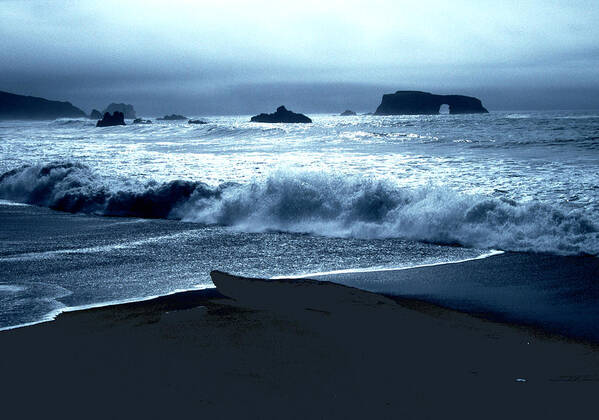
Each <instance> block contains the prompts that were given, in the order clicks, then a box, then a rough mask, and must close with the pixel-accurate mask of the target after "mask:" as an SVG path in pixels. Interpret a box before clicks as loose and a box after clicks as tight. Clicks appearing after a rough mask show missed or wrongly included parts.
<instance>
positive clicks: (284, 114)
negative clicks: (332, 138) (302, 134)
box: [250, 106, 312, 123]
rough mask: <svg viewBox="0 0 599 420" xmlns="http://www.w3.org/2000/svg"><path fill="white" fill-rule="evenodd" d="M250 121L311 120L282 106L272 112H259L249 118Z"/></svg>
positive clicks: (308, 121)
mask: <svg viewBox="0 0 599 420" xmlns="http://www.w3.org/2000/svg"><path fill="white" fill-rule="evenodd" d="M250 121H251V122H264V123H311V122H312V120H311V119H310V118H308V117H306V116H305V115H304V114H297V113H295V112H292V111H288V110H287V109H286V108H285V107H284V106H280V107H278V108H277V112H275V113H273V114H260V115H255V116H253V117H252V118H251V120H250Z"/></svg>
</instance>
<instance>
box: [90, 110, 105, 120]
mask: <svg viewBox="0 0 599 420" xmlns="http://www.w3.org/2000/svg"><path fill="white" fill-rule="evenodd" d="M89 118H90V119H91V120H101V119H102V113H101V112H100V111H98V110H97V109H92V112H91V113H90V114H89Z"/></svg>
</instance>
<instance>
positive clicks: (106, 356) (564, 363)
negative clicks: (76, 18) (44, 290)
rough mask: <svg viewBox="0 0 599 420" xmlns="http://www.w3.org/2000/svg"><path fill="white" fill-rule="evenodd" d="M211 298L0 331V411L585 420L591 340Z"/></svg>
mask: <svg viewBox="0 0 599 420" xmlns="http://www.w3.org/2000/svg"><path fill="white" fill-rule="evenodd" d="M213 281H214V283H215V284H216V285H217V286H218V287H219V290H221V292H222V293H223V294H224V295H227V296H230V297H232V298H234V299H232V298H227V297H224V296H223V295H221V294H220V293H218V292H216V291H215V290H207V291H193V292H185V293H179V294H175V295H171V296H165V297H161V298H158V299H154V300H151V301H146V302H139V303H132V304H124V305H115V306H110V307H104V308H98V309H92V310H86V311H79V312H70V313H64V314H62V315H60V316H59V317H58V319H57V320H56V321H55V322H49V323H45V324H39V325H35V326H32V327H26V328H20V329H16V330H11V331H5V332H2V333H0V349H1V350H0V351H1V356H2V357H1V358H0V363H1V366H0V369H1V372H2V381H1V384H2V385H1V389H0V398H1V399H2V401H1V410H2V411H1V412H2V413H3V416H2V417H3V418H7V419H8V418H34V417H37V418H40V417H42V416H44V417H46V418H79V419H87V418H179V417H180V418H190V417H194V418H281V419H283V418H284V419H289V418H297V419H302V418H323V419H329V418H506V417H509V418H595V416H596V410H595V407H596V398H597V395H599V351H598V349H597V348H596V347H593V346H590V345H587V344H583V343H576V342H573V341H568V340H564V339H560V338H556V337H547V336H542V335H540V333H537V332H535V331H533V330H530V329H524V328H517V327H513V326H508V325H502V324H497V323H493V322H489V321H484V320H480V319H477V318H474V317H472V316H469V315H465V314H461V313H458V312H454V311H449V310H445V309H441V308H438V307H436V306H432V305H428V304H423V303H420V302H415V301H399V302H396V301H393V300H391V299H389V298H387V297H384V296H381V295H376V294H372V293H368V292H363V291H360V290H357V289H353V288H349V287H345V286H340V285H336V284H333V283H320V282H315V281H309V280H307V281H304V280H280V281H279V280H277V281H269V282H265V281H261V280H251V279H242V278H231V277H227V276H225V275H223V274H222V273H218V272H214V273H213Z"/></svg>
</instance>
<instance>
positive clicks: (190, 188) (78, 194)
mask: <svg viewBox="0 0 599 420" xmlns="http://www.w3.org/2000/svg"><path fill="white" fill-rule="evenodd" d="M0 198H4V199H8V200H12V201H17V202H23V203H28V204H34V205H39V206H46V207H50V208H52V209H55V210H62V211H68V212H74V213H75V212H83V213H91V214H98V215H105V216H130V217H143V218H171V219H180V220H184V221H191V222H197V223H203V224H218V225H224V226H231V227H234V228H236V229H239V230H243V231H251V232H258V231H271V230H274V231H285V232H297V233H308V234H317V235H326V236H337V237H354V238H364V239H383V238H405V239H411V240H417V241H425V242H432V243H439V244H452V245H462V246H466V247H477V248H498V249H502V250H509V251H529V252H543V253H555V254H561V255H576V254H591V255H598V254H599V224H598V223H597V221H596V220H593V219H591V218H590V217H589V215H585V214H584V213H583V212H582V211H580V210H570V209H567V208H565V207H562V206H558V205H549V204H544V203H539V202H527V203H518V202H515V201H512V200H507V199H501V198H495V197H488V196H483V195H475V194H464V193H460V192H457V191H455V190H452V189H448V188H443V187H433V186H428V187H420V188H406V187H400V186H398V185H397V184H395V183H393V182H391V181H388V180H377V179H365V178H359V177H347V176H343V177H342V176H337V175H332V174H327V173H314V172H291V173H290V172H275V173H273V174H271V175H270V176H269V177H268V178H266V179H264V180H256V181H253V182H250V183H247V184H235V183H224V184H221V185H219V186H210V185H208V184H205V183H203V182H192V181H182V180H177V181H171V182H168V183H156V182H148V183H146V184H140V185H139V186H137V187H125V186H122V185H121V186H120V187H115V186H109V185H108V184H107V183H106V182H104V180H103V179H102V178H101V177H99V176H97V175H96V174H95V173H94V171H92V170H91V169H90V168H88V167H87V166H85V165H82V164H78V163H57V164H50V165H43V166H42V165H38V166H24V167H20V168H17V169H14V170H11V171H8V172H6V173H4V174H2V175H0Z"/></svg>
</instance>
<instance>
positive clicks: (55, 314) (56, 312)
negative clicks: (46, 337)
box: [0, 203, 505, 333]
mask: <svg viewBox="0 0 599 420" xmlns="http://www.w3.org/2000/svg"><path fill="white" fill-rule="evenodd" d="M1 204H2V203H0V205H1ZM504 253H505V251H500V250H490V251H489V252H488V253H485V254H482V255H480V256H477V257H472V258H468V259H463V260H457V261H445V262H440V263H432V264H422V265H415V266H409V267H399V268H365V269H360V268H356V269H343V270H333V271H327V272H319V273H309V274H299V275H290V276H273V277H271V279H273V280H275V279H282V278H285V279H306V278H308V277H309V276H315V277H317V276H326V275H331V274H355V273H378V272H385V271H400V270H411V269H419V268H423V267H433V266H438V265H447V264H462V263H467V262H469V261H475V260H479V259H485V258H491V257H494V256H497V255H502V254H504ZM205 289H215V287H214V286H205V285H198V286H197V287H192V288H188V289H175V290H173V291H172V292H169V293H164V294H160V295H149V296H145V297H140V298H131V299H123V300H112V301H105V302H98V303H91V304H85V305H75V306H65V307H63V308H57V309H55V310H53V311H51V312H49V313H48V314H47V315H46V316H44V318H43V319H41V320H39V321H31V322H27V323H23V324H17V325H11V326H8V327H0V333H2V332H3V331H10V330H14V329H18V328H25V327H30V326H33V325H37V324H43V323H46V322H52V321H55V320H56V318H57V317H58V316H60V315H61V314H63V313H68V312H77V311H85V310H88V309H95V308H102V307H107V306H115V305H126V304H129V303H136V302H147V301H151V300H154V299H159V298H161V297H166V296H171V295H174V294H178V293H184V292H192V291H195V290H205ZM388 296H389V297H391V296H392V295H388ZM423 302H424V301H423Z"/></svg>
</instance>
